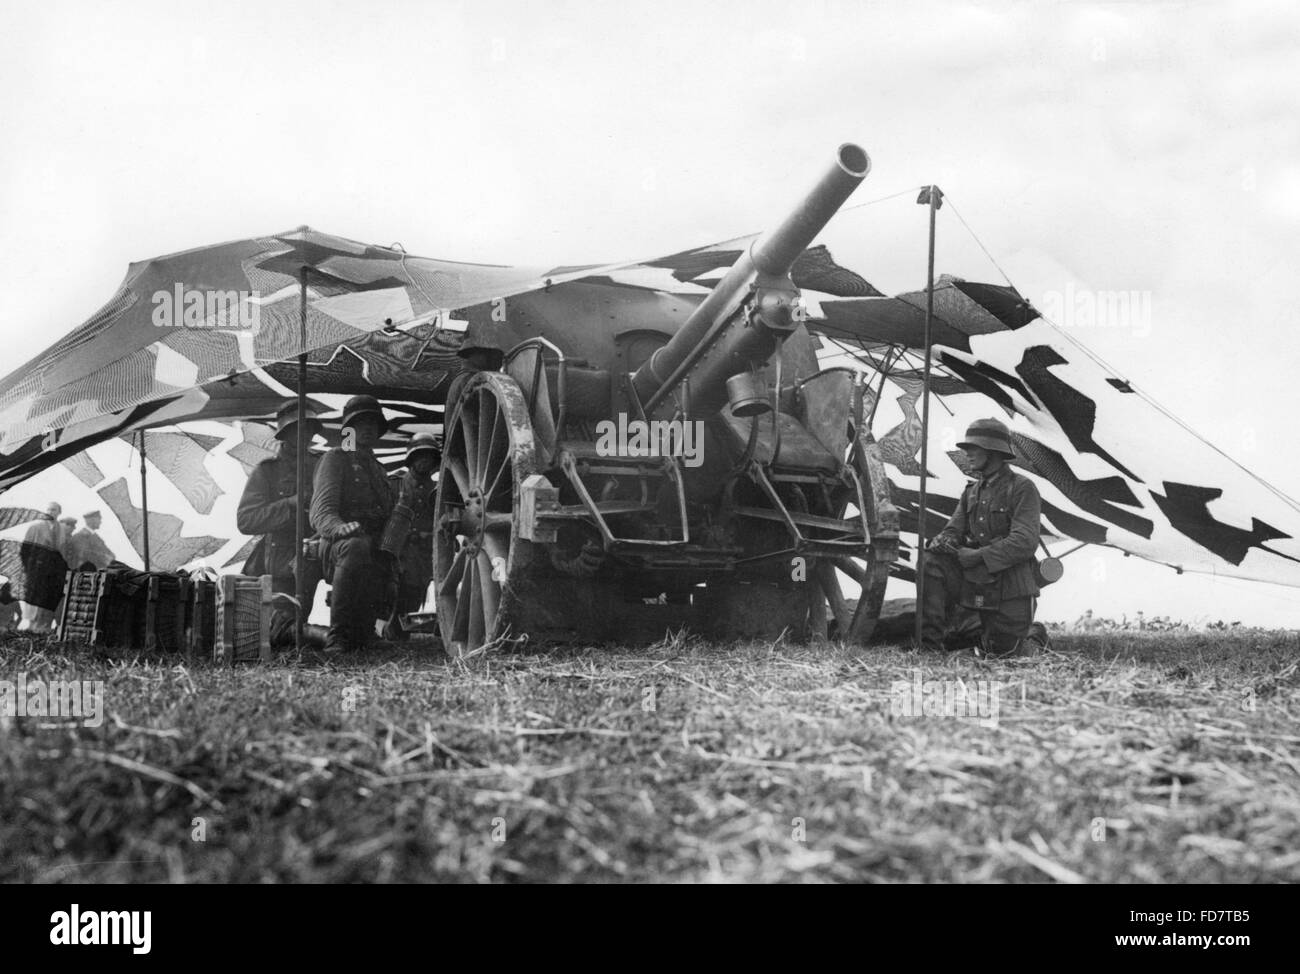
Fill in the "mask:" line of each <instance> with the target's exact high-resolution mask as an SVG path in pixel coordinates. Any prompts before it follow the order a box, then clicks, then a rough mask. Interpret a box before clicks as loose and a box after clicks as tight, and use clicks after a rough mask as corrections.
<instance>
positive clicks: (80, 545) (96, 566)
mask: <svg viewBox="0 0 1300 974" xmlns="http://www.w3.org/2000/svg"><path fill="white" fill-rule="evenodd" d="M82 521H83V524H82V526H81V528H80V529H78V530H77V532H76V533H75V534H73V536H72V557H73V559H75V561H74V562H69V567H70V568H72V569H73V570H74V571H79V572H96V571H103V570H104V569H105V568H107V567H108V566H109V565H110V564H111V563H112V561H113V551H112V549H111V548H109V546H108V545H106V544H105V543H104V539H103V538H101V537H100V536H99V526H100V525H101V524H102V523H103V516H102V515H101V514H100V513H99V511H87V512H86V513H85V515H84V516H83V518H82Z"/></svg>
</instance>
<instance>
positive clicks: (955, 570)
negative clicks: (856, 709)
mask: <svg viewBox="0 0 1300 974" xmlns="http://www.w3.org/2000/svg"><path fill="white" fill-rule="evenodd" d="M986 424H994V433H997V432H998V429H999V428H1000V430H1001V431H1002V432H1003V435H1004V436H1005V440H1004V441H1002V440H999V439H996V438H995V439H993V440H991V441H989V440H986V439H985V438H984V437H983V436H981V435H980V434H981V433H987V432H988V430H987V429H986V428H985V425H986ZM1005 430H1006V428H1005V427H1004V426H1002V424H1000V423H997V421H996V420H991V421H981V423H977V424H974V425H972V427H971V429H970V431H968V437H971V438H973V439H975V440H976V441H977V442H976V444H975V445H978V446H981V447H985V448H995V449H997V451H998V452H1002V453H1003V454H1004V455H1006V456H1011V455H1013V454H1012V453H1011V448H1010V437H1009V433H1005ZM1001 442H1005V446H1001V445H999V444H1000V443H1001ZM986 444H987V445H986ZM958 445H959V446H961V445H965V444H958ZM1040 513H1041V500H1040V498H1039V496H1038V488H1037V487H1036V486H1035V485H1034V483H1033V481H1031V480H1029V478H1027V477H1023V476H1021V475H1020V474H1018V473H1016V472H1015V471H1013V470H1012V469H1011V468H1010V467H1009V466H1007V465H1006V464H1003V465H1001V466H1000V467H999V468H998V469H997V470H996V471H994V472H993V473H992V474H990V475H988V476H982V477H980V478H979V479H977V480H975V481H973V482H972V483H970V484H969V485H968V486H967V487H966V490H965V491H963V493H962V496H961V500H960V501H958V503H957V510H956V511H954V512H953V515H952V517H951V518H950V519H949V521H948V524H947V525H946V526H945V527H944V529H943V531H942V532H940V534H939V536H938V537H937V538H936V539H935V542H936V544H937V545H938V546H939V547H938V550H931V551H928V552H926V556H925V604H924V605H923V606H922V624H921V641H922V643H923V644H924V645H925V646H927V647H930V648H941V647H943V646H944V645H945V643H946V644H947V645H948V646H949V647H950V648H951V647H952V646H953V643H954V642H960V641H961V637H962V635H963V634H967V635H973V634H975V633H978V639H979V642H980V644H981V646H982V649H983V650H984V651H985V652H986V653H987V654H988V655H990V656H1006V655H1012V654H1016V653H1021V654H1026V655H1027V654H1029V653H1032V652H1033V651H1034V650H1035V649H1037V648H1039V647H1041V646H1042V645H1045V644H1046V630H1044V629H1043V627H1042V626H1041V625H1038V624H1036V623H1034V611H1035V609H1036V607H1037V599H1038V595H1039V588H1038V583H1037V581H1036V579H1035V575H1034V560H1035V555H1036V553H1037V549H1038V544H1039V538H1040V530H1041V527H1040V521H1039V517H1040ZM960 547H969V548H974V549H976V550H977V551H978V552H979V557H980V562H979V564H977V565H975V566H972V567H968V568H963V567H962V565H961V562H960V560H959V558H958V556H957V555H956V554H955V553H954V551H953V550H952V549H956V548H960ZM954 610H957V612H956V618H955V619H953V614H954ZM950 623H951V627H950ZM954 637H955V639H954Z"/></svg>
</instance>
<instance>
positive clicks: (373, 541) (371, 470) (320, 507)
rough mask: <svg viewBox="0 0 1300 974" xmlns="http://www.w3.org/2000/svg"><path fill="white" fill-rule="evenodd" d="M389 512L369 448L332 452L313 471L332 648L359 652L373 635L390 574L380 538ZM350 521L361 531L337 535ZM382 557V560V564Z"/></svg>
mask: <svg viewBox="0 0 1300 974" xmlns="http://www.w3.org/2000/svg"><path fill="white" fill-rule="evenodd" d="M392 510H393V493H392V489H391V487H390V485H389V483H388V474H387V472H386V471H385V470H384V467H383V465H382V464H381V463H380V462H379V461H378V460H376V459H375V456H374V454H373V453H371V452H370V451H369V450H362V449H355V450H343V449H334V450H330V451H329V452H328V453H326V454H325V456H324V457H322V458H321V461H320V465H319V466H318V467H317V468H316V478H315V482H314V489H313V493H312V500H311V526H312V527H313V528H314V529H315V530H316V531H317V533H319V534H320V536H321V537H322V538H323V539H324V540H325V545H324V549H325V550H324V554H323V561H324V568H325V580H326V581H328V582H329V583H330V584H331V585H332V586H333V591H332V592H331V595H330V634H329V640H330V643H331V644H339V645H343V646H345V647H348V648H353V649H356V648H360V647H362V646H364V645H365V644H366V642H367V641H369V639H370V637H372V636H373V635H374V626H375V620H376V619H378V618H379V616H380V613H381V609H382V601H383V594H384V588H385V584H386V582H387V579H388V576H389V566H388V563H387V559H386V556H383V555H381V554H380V552H379V539H380V535H381V534H382V532H383V530H384V524H385V523H387V521H388V515H389V514H391V513H392ZM350 521H356V522H359V523H360V524H361V531H362V533H361V534H359V535H356V536H353V537H341V534H342V529H343V526H344V525H345V524H347V523H348V522H350ZM381 559H382V560H381Z"/></svg>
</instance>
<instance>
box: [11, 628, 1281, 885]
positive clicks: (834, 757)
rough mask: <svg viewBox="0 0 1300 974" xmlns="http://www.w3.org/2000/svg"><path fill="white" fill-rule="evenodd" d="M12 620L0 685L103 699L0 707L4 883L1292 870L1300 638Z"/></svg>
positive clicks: (1260, 873)
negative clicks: (894, 691) (986, 705)
mask: <svg viewBox="0 0 1300 974" xmlns="http://www.w3.org/2000/svg"><path fill="white" fill-rule="evenodd" d="M7 638H8V641H7V642H5V643H4V644H3V646H0V679H4V680H12V679H14V677H15V675H16V674H17V673H19V672H25V673H26V674H27V677H28V679H29V680H30V679H36V678H38V677H45V678H57V677H69V676H71V675H73V673H74V672H75V674H76V676H77V678H80V679H99V680H103V681H104V682H105V685H106V710H107V715H106V718H105V721H104V724H103V726H102V727H100V728H98V729H91V728H87V727H81V726H75V727H72V726H40V725H39V722H38V721H37V720H36V719H35V718H25V719H17V720H10V721H8V722H7V723H6V724H4V725H0V728H2V729H0V880H5V881H15V880H35V881H47V882H50V881H52V882H60V881H77V882H86V881H92V882H114V881H176V882H195V881H205V882H206V881H217V882H222V881H241V882H252V881H269V882H302V881H312V882H342V881H388V880H394V881H465V882H483V881H501V880H506V881H508V880H559V881H572V880H584V881H618V880H628V881H638V880H656V879H663V880H679V881H696V880H704V881H757V882H769V881H787V882H788V881H796V882H797V881H827V880H830V881H835V880H868V881H977V882H979V881H993V882H1036V881H1059V882H1078V881H1084V882H1096V881H1106V882H1128V881H1136V882H1184V881H1197V882H1253V881H1291V882H1294V881H1297V880H1300V852H1298V851H1297V850H1298V849H1300V757H1298V756H1300V724H1297V716H1300V709H1298V705H1300V691H1298V689H1297V684H1298V683H1300V675H1298V674H1297V661H1298V660H1300V653H1298V652H1297V648H1298V646H1297V637H1296V635H1295V634H1288V633H1266V632H1252V631H1246V632H1240V631H1237V632H1233V633H1230V634H1215V635H1213V636H1209V635H1198V634H1180V635H1171V634H1168V633H1159V634H1143V633H1123V634H1111V635H1104V636H1095V637H1074V638H1070V637H1065V638H1061V639H1059V641H1058V651H1057V652H1054V653H1051V654H1048V655H1046V656H1043V657H1040V658H1038V659H1035V660H1028V661H1017V662H1010V663H1000V664H989V665H985V664H981V663H979V662H977V661H975V660H974V659H971V658H967V657H962V658H952V659H939V658H935V657H931V656H919V655H917V654H914V653H908V652H904V651H902V650H898V649H891V648H883V649H871V650H866V651H863V650H851V649H846V648H844V647H822V648H811V647H796V646H786V645H781V644H778V645H774V646H773V645H754V644H749V645H738V646H729V647H720V646H710V645H706V644H702V643H698V642H694V641H689V640H682V639H675V640H667V641H665V642H664V643H662V644H660V645H659V646H656V647H654V648H652V649H650V650H638V651H631V650H607V649H600V650H595V649H593V650H586V651H567V652H562V653H553V654H548V655H521V654H507V653H504V652H494V653H489V654H485V655H483V656H481V657H479V658H477V659H475V660H473V661H471V662H469V663H467V664H455V665H448V664H446V663H444V662H443V661H442V660H441V658H439V657H437V656H435V655H433V654H432V653H431V652H429V651H428V650H427V648H426V650H425V651H424V652H421V651H419V650H418V649H415V650H411V651H406V652H403V653H400V654H398V653H393V654H388V655H384V656H381V657H377V658H375V659H372V660H369V661H365V662H362V661H355V662H349V663H346V664H344V665H342V666H337V667H330V668H322V667H319V666H310V665H304V664H299V663H294V662H287V663H285V664H284V665H277V666H274V667H266V668H262V667H246V668H241V669H235V670H229V669H221V668H215V667H210V666H206V665H204V666H198V667H194V668H189V669H187V668H186V667H184V666H180V665H176V664H175V663H172V662H168V661H158V660H152V661H148V660H136V661H112V660H105V659H93V658H91V657H89V656H88V655H86V654H85V653H84V652H82V653H73V654H68V655H65V654H64V650H63V648H61V647H58V646H50V647H44V646H40V645H36V644H33V643H32V642H30V641H29V640H26V639H24V638H22V637H17V636H12V635H11V636H9V637H7ZM918 669H919V670H920V671H921V674H922V679H925V680H957V679H960V680H962V681H964V682H965V683H966V684H968V685H969V684H970V682H971V681H973V680H976V681H977V680H999V681H1002V682H1003V683H1009V684H1012V686H1011V687H1010V688H1009V689H1006V690H1004V692H1003V698H1002V707H1001V711H1000V713H999V715H998V719H997V721H996V726H992V725H991V722H980V721H978V720H971V719H966V718H961V717H938V716H932V717H916V718H908V717H899V716H892V715H891V687H892V685H893V684H894V682H895V681H911V680H912V679H913V677H914V673H915V671H916V670H918ZM349 689H351V690H353V691H356V690H360V693H355V692H354V693H353V694H351V696H350V697H349V696H348V693H347V692H348V691H349ZM347 699H351V700H352V701H353V702H354V703H355V707H354V709H351V710H348V709H346V708H345V701H346V700H347ZM1252 708H1253V709H1252ZM197 819H202V820H204V821H203V827H204V828H205V829H206V835H205V840H204V841H195V839H194V835H195V829H196V827H197V826H198V823H197V822H196V820H197Z"/></svg>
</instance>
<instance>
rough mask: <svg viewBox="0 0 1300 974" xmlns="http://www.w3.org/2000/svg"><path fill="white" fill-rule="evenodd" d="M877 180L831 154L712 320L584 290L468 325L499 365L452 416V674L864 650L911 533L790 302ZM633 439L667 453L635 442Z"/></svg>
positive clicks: (860, 155)
mask: <svg viewBox="0 0 1300 974" xmlns="http://www.w3.org/2000/svg"><path fill="white" fill-rule="evenodd" d="M869 168H870V162H869V159H868V157H867V154H866V152H864V151H863V150H862V149H860V148H859V147H857V146H855V145H850V144H846V145H842V146H840V148H839V150H838V151H837V153H836V156H835V160H834V164H833V165H832V167H831V168H830V171H829V172H827V173H826V174H825V175H824V176H823V177H822V178H821V180H820V181H819V182H818V183H817V184H816V186H815V187H814V189H813V190H812V192H810V193H809V194H807V195H806V196H805V197H804V198H803V200H802V202H801V203H800V205H799V206H797V207H796V208H795V209H794V210H793V211H792V212H791V213H790V215H789V216H788V217H787V218H786V219H785V220H784V221H783V222H782V223H781V224H780V225H779V226H778V227H777V228H776V229H775V230H773V231H771V232H769V233H767V234H764V235H763V236H761V237H760V238H759V239H758V240H757V241H755V243H754V244H753V246H751V247H749V248H748V249H747V250H745V251H744V252H742V253H740V254H738V255H737V256H736V257H735V259H734V260H732V261H731V266H730V269H729V270H728V271H727V272H726V273H725V275H724V276H723V278H722V279H721V281H719V283H718V284H717V285H716V286H715V287H714V288H713V290H712V291H711V292H710V293H709V294H707V295H706V296H704V297H703V298H702V299H699V300H692V299H691V298H690V297H683V296H678V295H667V294H664V293H662V292H657V291H653V290H650V289H638V288H628V287H620V286H618V285H617V284H616V283H615V282H613V281H606V282H602V281H575V282H569V283H565V284H559V285H556V286H554V287H548V288H547V289H545V290H544V291H536V292H530V293H528V294H525V295H520V296H517V297H512V298H510V299H508V301H506V302H504V303H503V305H504V307H492V308H491V309H489V308H487V307H486V306H484V307H481V308H478V309H471V310H470V312H469V313H468V320H469V327H468V329H467V334H466V345H467V347H468V348H475V349H484V348H495V349H496V350H497V351H496V352H495V354H494V355H492V356H487V355H482V356H474V359H475V360H476V361H479V362H491V363H493V364H494V365H495V363H496V362H499V363H500V365H499V368H485V369H484V370H483V371H477V372H467V373H465V374H463V375H462V376H461V377H460V378H458V379H457V380H456V382H455V383H454V384H453V386H452V391H451V392H450V393H449V394H448V401H447V407H446V416H447V420H446V423H445V445H444V451H443V458H442V467H441V472H440V475H439V491H438V499H437V505H436V509H435V517H434V524H435V528H434V535H435V537H434V580H435V586H436V592H437V607H438V620H439V627H440V629H441V631H442V636H443V641H444V644H445V645H446V647H447V649H448V651H449V652H451V653H453V654H456V653H462V652H468V651H472V650H474V649H476V648H478V647H480V646H482V645H484V644H485V643H487V642H490V641H491V640H494V639H499V638H505V637H527V638H529V639H530V640H532V641H533V642H546V641H552V640H562V641H574V640H580V641H602V640H617V641H619V642H622V643H628V642H640V641H648V640H654V639H659V638H662V636H663V633H664V632H665V630H667V629H677V628H680V627H682V626H687V627H691V628H694V629H697V630H699V631H702V632H705V633H707V634H710V635H713V636H725V637H728V638H735V637H737V636H753V637H760V638H775V637H776V636H778V635H779V634H780V633H782V632H785V633H787V634H788V635H791V636H793V637H795V638H806V637H814V636H818V635H822V636H826V635H832V634H838V636H839V637H840V638H844V639H852V640H855V641H859V642H860V641H864V640H865V639H866V638H867V637H868V636H869V635H870V633H871V630H872V627H873V626H874V623H875V619H876V617H877V615H878V614H879V610H880V605H881V602H882V600H883V596H884V587H885V581H886V577H887V575H888V572H889V568H890V566H891V565H892V564H893V562H894V561H895V559H896V557H897V547H898V515H897V510H896V509H895V508H894V506H893V505H892V503H891V502H890V499H889V487H888V482H887V480H886V479H885V476H884V471H883V467H882V465H881V462H880V458H879V453H878V451H877V448H876V445H875V443H874V441H873V440H872V439H871V435H870V431H869V429H867V427H866V425H865V424H864V422H863V417H864V415H865V409H864V403H863V400H864V396H865V383H866V376H865V375H863V374H861V373H855V372H852V371H850V370H848V369H844V368H832V369H822V368H821V367H820V366H819V364H818V362H817V356H816V352H815V344H814V341H813V339H812V338H811V336H810V335H809V334H808V331H807V328H806V327H805V326H804V324H803V321H802V317H803V316H802V314H801V309H802V305H801V302H800V295H799V291H798V289H797V288H796V286H795V283H794V281H793V280H792V278H791V272H792V268H793V267H794V266H795V262H796V261H797V259H798V258H799V256H800V255H801V254H802V253H804V251H805V249H806V248H807V247H808V246H809V245H810V244H811V243H812V241H813V240H814V238H815V237H816V236H817V234H818V233H819V232H820V231H821V230H822V228H823V227H824V226H825V225H826V223H827V221H828V220H830V218H831V217H832V216H833V215H834V213H835V212H836V211H837V210H838V208H839V207H840V206H841V205H842V204H843V203H844V201H845V200H846V199H847V198H848V196H849V195H850V194H851V193H852V192H853V190H854V189H855V188H856V187H857V185H858V184H859V183H860V182H861V181H862V179H863V178H864V177H865V176H866V174H867V172H868V170H869ZM503 311H504V313H502V312H503ZM637 424H640V426H638V433H640V432H641V431H645V433H646V439H645V441H644V442H641V446H642V447H644V446H646V445H647V444H649V445H652V446H655V445H657V444H659V442H660V440H659V439H658V438H657V437H659V435H660V433H663V434H664V439H663V444H664V445H665V447H666V448H665V449H664V450H662V451H661V450H658V449H649V450H647V449H643V448H638V447H637V444H636V443H634V442H633V440H632V439H630V438H626V437H624V433H625V432H626V431H627V430H629V429H630V428H631V427H633V426H636V425H637ZM683 424H688V425H686V426H684V425H683ZM615 433H617V434H618V435H617V436H616V435H615ZM673 433H675V434H676V436H677V439H676V441H675V442H676V444H677V446H678V447H681V446H682V445H683V443H685V444H687V445H688V446H690V447H692V448H693V452H692V450H681V449H673V448H672V444H673V442H674V440H673V438H672V435H671V434H673ZM697 433H698V435H695V434H697ZM688 434H689V435H688ZM855 599H856V601H855ZM828 611H829V619H828Z"/></svg>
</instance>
